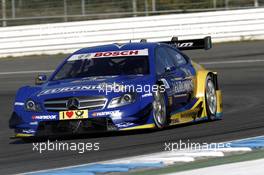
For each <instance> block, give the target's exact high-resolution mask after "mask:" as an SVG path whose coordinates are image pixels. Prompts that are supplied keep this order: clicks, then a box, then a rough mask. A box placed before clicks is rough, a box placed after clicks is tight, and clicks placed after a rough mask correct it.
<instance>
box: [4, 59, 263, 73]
mask: <svg viewBox="0 0 264 175" xmlns="http://www.w3.org/2000/svg"><path fill="white" fill-rule="evenodd" d="M256 62H264V59H263V60H261V59H259V60H233V61H212V62H200V63H199V64H202V65H214V64H237V63H256ZM53 71H54V70H29V71H14V72H0V75H16V74H33V73H51V72H53Z"/></svg>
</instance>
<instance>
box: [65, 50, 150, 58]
mask: <svg viewBox="0 0 264 175" xmlns="http://www.w3.org/2000/svg"><path fill="white" fill-rule="evenodd" d="M138 55H140V56H147V55H148V49H142V50H121V51H108V52H95V53H86V54H75V55H72V56H71V57H70V58H69V59H68V61H76V60H84V59H92V58H102V57H122V56H138Z"/></svg>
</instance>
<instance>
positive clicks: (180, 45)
mask: <svg viewBox="0 0 264 175" xmlns="http://www.w3.org/2000/svg"><path fill="white" fill-rule="evenodd" d="M192 46H193V42H188V43H178V44H177V47H192Z"/></svg>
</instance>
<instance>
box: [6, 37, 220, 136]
mask: <svg viewBox="0 0 264 175" xmlns="http://www.w3.org/2000/svg"><path fill="white" fill-rule="evenodd" d="M210 48H211V38H210V37H206V38H204V39H193V40H178V38H176V37H173V38H172V40H171V41H167V42H147V41H146V40H141V41H140V42H137V43H131V42H130V43H124V44H109V45H103V46H96V47H89V48H83V49H80V50H78V51H76V52H74V53H73V54H71V55H70V56H69V57H68V58H66V59H65V61H63V63H62V64H61V65H59V66H58V68H57V69H56V70H55V71H54V73H53V74H52V75H51V76H50V77H49V78H48V79H47V77H46V76H45V75H38V77H37V78H36V86H24V87H21V88H20V89H19V90H18V92H17V95H16V98H15V102H14V111H13V113H12V116H11V118H10V121H9V127H10V128H12V129H14V130H15V137H20V138H21V137H31V136H51V135H68V134H82V133H89V132H99V131H118V130H132V129H145V128H158V129H162V128H164V127H166V126H169V125H176V124H182V123H187V122H194V121H200V120H214V119H221V118H222V96H221V90H220V89H219V86H218V81H217V73H216V72H212V71H209V70H206V69H204V68H203V67H202V66H201V65H198V64H197V63H195V62H193V61H192V60H191V59H190V58H189V57H188V56H186V55H185V54H184V53H182V52H181V50H188V49H210Z"/></svg>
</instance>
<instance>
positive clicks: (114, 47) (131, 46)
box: [73, 42, 158, 54]
mask: <svg viewBox="0 0 264 175" xmlns="http://www.w3.org/2000/svg"><path fill="white" fill-rule="evenodd" d="M157 45H158V43H154V42H138V43H124V44H118V43H117V44H107V45H100V46H94V47H87V48H83V49H80V50H78V51H76V52H75V53H73V54H83V53H93V52H107V51H119V50H140V49H152V48H155V47H156V46H157Z"/></svg>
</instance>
